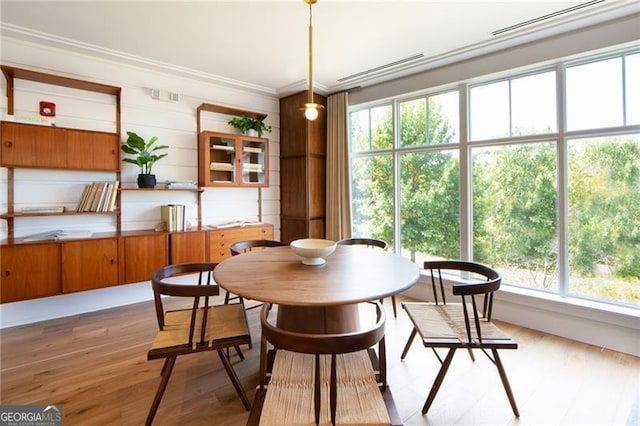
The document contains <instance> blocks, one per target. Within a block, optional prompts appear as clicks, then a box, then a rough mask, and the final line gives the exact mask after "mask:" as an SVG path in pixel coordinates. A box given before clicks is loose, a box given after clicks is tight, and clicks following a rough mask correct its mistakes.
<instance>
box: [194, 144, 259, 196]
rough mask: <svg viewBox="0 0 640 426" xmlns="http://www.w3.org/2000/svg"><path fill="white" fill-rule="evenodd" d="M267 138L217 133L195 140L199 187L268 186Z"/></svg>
mask: <svg viewBox="0 0 640 426" xmlns="http://www.w3.org/2000/svg"><path fill="white" fill-rule="evenodd" d="M268 148H269V140H268V139H264V138H254V137H251V136H244V135H234V134H227V133H218V132H207V131H205V132H201V133H200V136H199V139H198V183H199V185H200V186H249V187H266V186H269V164H268V162H269V149H268Z"/></svg>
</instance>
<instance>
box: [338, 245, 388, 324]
mask: <svg viewBox="0 0 640 426" xmlns="http://www.w3.org/2000/svg"><path fill="white" fill-rule="evenodd" d="M337 244H339V245H341V246H356V245H358V246H365V247H369V248H380V249H382V250H386V249H387V248H388V247H389V244H387V242H386V241H384V240H380V239H377V238H345V239H344V240H340V241H338V242H337ZM380 302H382V299H380ZM391 304H392V307H393V317H394V318H397V317H398V312H397V309H396V296H391Z"/></svg>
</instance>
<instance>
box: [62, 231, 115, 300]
mask: <svg viewBox="0 0 640 426" xmlns="http://www.w3.org/2000/svg"><path fill="white" fill-rule="evenodd" d="M116 284H118V241H117V239H116V238H105V239H96V240H82V241H69V242H65V243H62V292H63V293H71V292H74V291H82V290H91V289H95V288H102V287H109V286H112V285H116Z"/></svg>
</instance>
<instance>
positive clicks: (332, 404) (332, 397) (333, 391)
mask: <svg viewBox="0 0 640 426" xmlns="http://www.w3.org/2000/svg"><path fill="white" fill-rule="evenodd" d="M336 363H337V360H336V354H331V376H330V378H329V410H330V412H331V424H332V425H335V424H336V408H337V405H338V372H337V369H336Z"/></svg>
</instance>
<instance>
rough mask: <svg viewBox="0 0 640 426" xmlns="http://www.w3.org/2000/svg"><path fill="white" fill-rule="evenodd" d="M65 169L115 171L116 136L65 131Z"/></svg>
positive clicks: (117, 161)
mask: <svg viewBox="0 0 640 426" xmlns="http://www.w3.org/2000/svg"><path fill="white" fill-rule="evenodd" d="M66 133H67V146H68V149H67V167H68V168H70V169H80V170H82V169H85V170H86V169H88V170H109V171H117V170H119V166H120V145H119V142H120V141H119V138H118V135H117V134H113V133H103V132H91V131H86V130H71V129H67V130H66Z"/></svg>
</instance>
